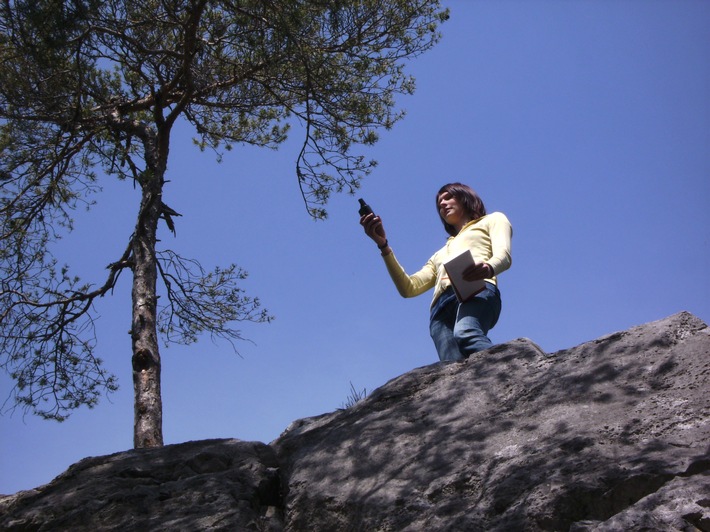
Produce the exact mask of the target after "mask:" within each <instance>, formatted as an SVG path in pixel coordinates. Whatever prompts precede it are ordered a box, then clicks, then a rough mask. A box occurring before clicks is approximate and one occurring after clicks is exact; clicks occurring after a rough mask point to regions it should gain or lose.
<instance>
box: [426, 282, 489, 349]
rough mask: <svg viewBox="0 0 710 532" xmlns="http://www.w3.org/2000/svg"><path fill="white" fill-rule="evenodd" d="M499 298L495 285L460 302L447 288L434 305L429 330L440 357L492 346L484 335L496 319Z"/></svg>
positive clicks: (487, 285) (487, 284)
mask: <svg viewBox="0 0 710 532" xmlns="http://www.w3.org/2000/svg"><path fill="white" fill-rule="evenodd" d="M500 310H501V299H500V292H499V291H498V287H496V286H495V285H494V284H491V283H486V288H485V289H484V290H483V291H482V292H479V293H478V294H476V295H475V296H474V297H473V298H472V299H469V300H468V301H466V302H465V303H460V304H459V302H458V300H457V299H456V296H455V295H454V294H453V290H451V289H449V290H447V291H446V292H444V294H442V295H441V296H440V297H439V299H438V300H437V301H436V303H435V304H434V307H433V308H432V312H431V321H430V322H429V333H430V334H431V339H432V340H434V345H435V346H436V351H437V353H438V354H439V360H441V361H442V362H446V361H450V360H462V359H464V358H468V357H469V356H470V355H471V354H472V353H476V352H477V351H482V350H484V349H488V348H489V347H491V346H492V345H493V342H491V340H490V338H488V336H487V334H488V331H489V330H490V329H492V328H493V326H494V325H495V324H496V323H497V322H498V317H499V316H500Z"/></svg>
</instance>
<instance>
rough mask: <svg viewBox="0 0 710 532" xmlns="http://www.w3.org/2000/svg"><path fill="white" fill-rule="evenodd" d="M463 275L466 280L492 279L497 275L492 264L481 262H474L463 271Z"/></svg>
mask: <svg viewBox="0 0 710 532" xmlns="http://www.w3.org/2000/svg"><path fill="white" fill-rule="evenodd" d="M461 276H462V277H463V280H464V281H478V280H479V279H490V278H492V277H493V276H495V272H494V271H493V267H492V266H491V265H490V264H486V263H485V262H481V263H479V264H472V265H471V266H469V267H468V268H466V269H465V270H464V271H463V272H461Z"/></svg>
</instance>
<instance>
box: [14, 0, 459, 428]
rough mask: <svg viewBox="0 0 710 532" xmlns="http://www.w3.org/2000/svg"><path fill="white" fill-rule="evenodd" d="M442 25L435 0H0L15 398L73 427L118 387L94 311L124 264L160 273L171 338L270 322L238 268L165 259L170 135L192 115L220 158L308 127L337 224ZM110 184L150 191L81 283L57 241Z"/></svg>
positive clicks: (160, 311) (312, 185)
mask: <svg viewBox="0 0 710 532" xmlns="http://www.w3.org/2000/svg"><path fill="white" fill-rule="evenodd" d="M447 17H448V12H447V11H446V10H441V8H440V6H439V1H438V0H313V1H302V0H289V1H284V0H142V1H140V2H134V1H129V0H105V1H103V0H101V1H100V0H73V1H72V2H65V1H62V0H15V1H12V2H5V3H3V4H2V5H0V79H2V83H0V219H1V220H2V222H1V223H2V229H1V230H0V333H1V334H2V337H1V339H0V348H2V355H1V356H2V357H3V358H2V359H0V365H2V366H3V367H4V368H5V369H6V370H7V371H8V372H9V373H10V374H11V375H12V376H13V377H14V378H15V380H16V382H17V387H16V390H15V400H16V402H17V403H19V404H21V405H24V406H26V407H27V408H29V409H31V410H34V411H35V412H36V413H38V414H39V415H42V416H45V417H51V418H55V419H62V418H63V417H64V416H65V413H66V412H67V411H68V410H71V409H72V408H75V407H77V406H79V405H81V404H86V405H89V406H92V405H93V404H95V401H96V398H97V397H98V396H99V395H100V391H101V389H105V390H109V391H110V390H112V389H115V382H114V378H113V377H112V376H110V375H107V374H106V373H105V372H104V371H103V370H102V369H101V363H100V361H99V359H98V358H97V357H96V355H95V339H94V333H93V319H92V311H93V305H94V303H95V302H96V300H97V298H100V297H102V296H103V295H105V294H107V293H109V292H110V291H111V290H112V289H113V288H114V287H115V284H116V280H117V278H118V276H119V274H120V273H121V272H122V271H124V270H126V269H128V270H131V271H132V272H133V273H134V287H135V286H136V283H137V282H138V281H137V280H136V277H137V273H136V272H138V271H141V272H151V271H157V274H158V278H159V279H160V280H162V282H163V285H164V287H165V291H166V293H167V298H163V299H164V302H163V303H161V304H162V306H160V307H158V308H157V309H156V316H153V318H155V319H152V320H149V321H151V322H152V323H155V324H156V325H155V327H156V328H157V329H158V330H159V332H161V333H162V334H163V338H164V339H165V341H166V342H173V341H174V342H182V343H190V342H194V341H195V340H196V339H197V338H198V337H199V336H200V335H202V334H203V333H210V334H212V335H214V336H217V337H220V338H225V339H227V340H228V341H232V340H236V339H241V336H240V334H239V332H238V331H236V330H235V329H233V324H234V323H236V322H240V321H244V320H247V321H255V322H263V321H269V320H270V319H271V317H270V316H269V315H268V313H267V312H266V311H265V310H262V309H261V308H260V304H259V300H258V299H257V298H252V297H248V296H246V295H245V294H244V293H243V292H242V290H241V289H240V288H239V286H238V282H239V281H241V280H243V278H244V276H245V275H246V274H245V272H243V271H242V270H241V269H239V268H238V267H237V266H235V265H231V266H229V267H227V268H221V269H220V268H218V269H215V270H213V271H211V272H207V271H206V270H204V269H203V268H202V266H201V265H199V263H198V262H196V261H194V260H191V259H185V258H182V257H180V256H179V255H178V254H176V253H174V252H172V251H160V250H158V249H155V247H156V242H157V239H156V235H155V232H156V230H157V229H156V228H157V224H158V220H159V219H160V218H162V219H164V220H165V221H166V222H167V223H168V224H170V226H171V227H172V228H174V225H173V224H174V220H173V218H172V217H171V210H170V209H169V208H168V207H167V206H166V205H165V204H164V203H163V202H162V199H161V198H162V195H163V192H164V187H165V185H166V183H167V180H166V176H165V172H166V168H167V162H168V153H169V146H170V136H171V131H172V127H173V125H174V124H175V123H176V121H178V120H184V121H187V122H188V123H189V124H190V125H191V126H192V127H193V128H194V132H195V138H194V140H195V144H196V146H197V147H198V148H199V149H200V150H210V151H213V152H214V153H216V154H217V156H218V157H219V156H220V155H221V154H222V153H223V152H224V151H225V150H230V149H232V148H233V147H234V146H236V145H243V144H248V145H254V146H260V147H267V148H276V147H278V146H279V145H280V144H281V143H282V142H284V140H285V139H286V138H287V135H289V134H292V133H293V132H294V131H295V132H298V133H299V134H302V135H303V137H302V142H301V148H300V150H299V152H298V154H297V155H296V156H295V166H296V168H295V175H296V182H297V183H298V186H299V187H300V190H301V192H302V195H303V199H304V203H305V207H306V210H307V212H308V213H309V215H310V216H312V217H314V218H325V217H326V216H327V212H326V209H325V206H326V204H327V202H328V199H329V198H330V196H331V194H332V193H333V192H343V191H345V192H349V193H353V192H354V191H355V190H356V189H357V188H358V187H359V186H360V182H361V179H362V178H363V177H364V176H365V175H367V174H368V173H369V172H370V171H371V170H372V168H373V167H374V165H375V164H376V163H375V162H374V161H370V160H367V159H366V158H365V156H364V155H363V154H361V153H356V151H355V150H356V149H358V148H359V147H367V146H371V145H373V144H374V143H376V142H377V140H378V132H379V130H381V129H389V128H391V127H392V126H393V125H394V124H395V123H396V122H397V121H398V120H399V119H400V118H401V117H402V116H403V112H402V111H401V110H399V109H397V108H396V105H395V104H396V97H397V96H398V95H400V94H410V93H412V91H413V90H414V81H413V80H412V79H411V77H409V76H408V75H406V74H405V72H404V63H405V61H406V60H408V59H410V58H412V57H415V56H417V55H418V54H420V53H422V52H424V51H426V50H427V49H429V48H430V47H431V46H433V45H434V44H435V43H436V42H437V40H438V39H439V34H438V26H439V24H440V23H441V22H443V21H444V20H445V19H446V18H447ZM107 177H116V178H118V179H122V180H131V181H132V182H133V184H134V185H135V186H137V187H140V190H141V204H140V206H136V213H137V225H136V233H135V234H134V235H133V236H132V237H131V239H130V241H129V242H128V243H127V245H125V247H124V245H121V248H119V251H118V253H121V255H120V256H119V257H117V258H116V260H115V261H114V262H113V263H112V264H110V265H109V267H108V269H107V270H108V273H107V275H106V278H105V280H104V281H103V282H102V283H98V284H94V283H83V282H81V281H80V280H79V279H76V278H74V277H72V276H71V275H70V274H69V269H68V268H67V267H62V268H58V266H57V264H56V260H55V259H54V258H53V256H52V254H51V251H50V249H51V247H50V246H52V245H53V244H55V243H56V242H57V240H58V239H59V238H60V237H61V235H62V233H63V232H64V231H70V230H71V229H72V226H73V221H72V211H74V210H75V209H76V208H78V207H89V206H91V204H92V201H93V200H92V195H93V194H94V193H95V192H97V191H98V190H99V185H98V182H99V179H105V178H107ZM175 215H176V213H172V216H175ZM139 235H140V238H141V240H140V242H139V240H138V239H139ZM137 250H140V253H138V252H137ZM144 252H145V253H144ZM148 281H149V280H146V279H143V280H141V282H143V284H142V285H141V286H143V287H147V288H146V289H147V290H149V291H153V293H152V294H149V297H148V299H149V300H152V301H156V300H157V297H156V294H155V290H156V288H155V287H154V286H152V285H151V282H148Z"/></svg>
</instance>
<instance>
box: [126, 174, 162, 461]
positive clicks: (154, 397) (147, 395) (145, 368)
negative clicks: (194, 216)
mask: <svg viewBox="0 0 710 532" xmlns="http://www.w3.org/2000/svg"><path fill="white" fill-rule="evenodd" d="M160 205H161V200H160V193H159V192H157V193H154V192H151V191H150V190H149V189H148V187H145V186H144V187H143V198H142V204H141V211H140V215H139V216H138V222H137V224H136V232H135V234H134V236H133V254H132V255H133V262H134V266H133V290H132V301H133V323H132V327H131V337H132V343H133V390H134V394H135V402H134V432H133V445H134V447H135V448H136V449H139V448H146V447H160V446H162V445H163V428H162V426H163V404H162V399H161V392H160V366H161V365H160V352H159V349H158V335H157V324H156V316H157V314H156V313H157V295H156V280H157V263H156V260H157V259H156V254H155V243H156V231H157V225H158V219H159V216H160Z"/></svg>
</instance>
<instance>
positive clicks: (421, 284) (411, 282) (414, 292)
mask: <svg viewBox="0 0 710 532" xmlns="http://www.w3.org/2000/svg"><path fill="white" fill-rule="evenodd" d="M383 258H384V260H385V265H386V266H387V271H388V272H389V274H390V277H391V278H392V281H393V282H394V285H395V286H396V287H397V291H398V292H399V294H400V295H401V296H402V297H414V296H418V295H420V294H423V293H424V292H426V291H427V290H429V289H430V288H431V287H433V286H434V283H435V281H436V267H435V266H434V263H433V262H432V260H431V259H429V261H428V262H427V263H426V264H425V265H424V267H423V268H422V269H421V270H419V271H418V272H417V273H415V274H413V275H409V274H407V272H405V271H404V268H402V266H401V265H400V264H399V262H398V261H397V258H396V257H395V256H394V252H393V253H390V254H388V255H385V256H384V257H383Z"/></svg>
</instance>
